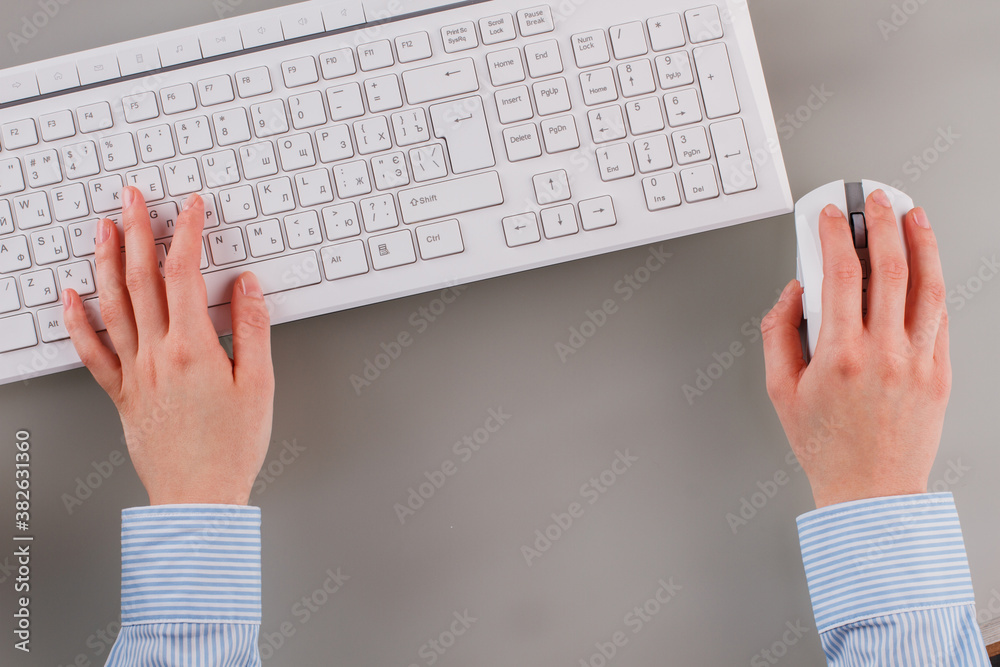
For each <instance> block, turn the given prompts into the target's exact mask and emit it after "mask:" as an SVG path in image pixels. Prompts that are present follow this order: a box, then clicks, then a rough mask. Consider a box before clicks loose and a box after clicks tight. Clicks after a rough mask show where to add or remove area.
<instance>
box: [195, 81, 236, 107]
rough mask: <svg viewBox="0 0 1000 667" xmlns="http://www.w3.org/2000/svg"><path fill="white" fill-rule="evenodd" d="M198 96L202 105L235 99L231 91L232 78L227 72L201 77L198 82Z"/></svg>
mask: <svg viewBox="0 0 1000 667" xmlns="http://www.w3.org/2000/svg"><path fill="white" fill-rule="evenodd" d="M198 97H199V98H200V99H201V105H202V106H204V107H211V106H215V105H216V104H225V103H226V102H232V101H233V100H235V99H236V95H235V93H233V80H232V79H230V78H229V75H228V74H220V75H219V76H213V77H212V78H210V79H202V80H201V81H199V82H198Z"/></svg>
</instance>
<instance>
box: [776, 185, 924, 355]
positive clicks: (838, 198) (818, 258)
mask: <svg viewBox="0 0 1000 667" xmlns="http://www.w3.org/2000/svg"><path fill="white" fill-rule="evenodd" d="M878 189H882V190H884V191H885V193H886V194H887V195H888V196H889V201H891V202H892V209H893V211H894V212H895V213H896V224H897V226H898V229H899V237H900V240H901V241H902V242H903V252H904V253H907V257H906V260H907V262H909V259H910V258H909V253H908V252H907V249H906V237H905V233H904V231H903V216H905V215H906V214H907V213H909V212H910V211H911V210H912V209H913V200H912V199H910V197H909V195H907V194H906V193H904V192H900V191H899V190H897V189H896V188H893V187H891V186H888V185H885V184H883V183H878V182H876V181H861V182H860V183H845V182H844V181H837V182H835V183H830V184H829V185H824V186H823V187H821V188H816V189H815V190H813V191H812V192H810V193H809V194H807V195H806V196H805V197H802V198H801V199H800V200H799V201H798V202H796V204H795V234H796V236H797V238H798V270H797V273H798V279H799V282H800V283H801V284H802V288H803V293H802V316H803V320H802V351H803V352H804V353H805V358H806V360H807V361H808V360H809V359H811V358H812V356H813V355H814V354H815V353H816V341H817V340H819V328H820V324H821V321H822V315H823V313H822V304H823V251H822V247H821V245H820V240H819V214H820V212H822V210H823V209H824V208H825V207H826V206H827V204H835V205H837V206H839V207H840V210H841V211H843V212H844V215H846V216H847V219H848V221H849V222H850V224H851V231H852V232H853V233H854V247H855V249H856V250H857V251H858V258H859V259H860V260H861V268H862V271H863V275H864V279H863V290H864V293H863V294H862V313H864V312H866V311H867V303H868V275H869V264H868V230H867V227H866V225H865V200H866V199H867V198H868V195H870V194H871V193H872V192H874V191H875V190H878Z"/></svg>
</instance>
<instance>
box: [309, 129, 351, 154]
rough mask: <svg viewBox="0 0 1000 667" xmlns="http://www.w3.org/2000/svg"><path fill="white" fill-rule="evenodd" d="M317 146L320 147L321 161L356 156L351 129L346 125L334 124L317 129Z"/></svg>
mask: <svg viewBox="0 0 1000 667" xmlns="http://www.w3.org/2000/svg"><path fill="white" fill-rule="evenodd" d="M316 147H317V148H318V149H319V160H320V162H334V161H336V160H345V159H347V158H349V157H354V144H352V143H351V130H350V128H348V127H347V126H346V125H334V126H333V127H328V128H323V129H322V130H316Z"/></svg>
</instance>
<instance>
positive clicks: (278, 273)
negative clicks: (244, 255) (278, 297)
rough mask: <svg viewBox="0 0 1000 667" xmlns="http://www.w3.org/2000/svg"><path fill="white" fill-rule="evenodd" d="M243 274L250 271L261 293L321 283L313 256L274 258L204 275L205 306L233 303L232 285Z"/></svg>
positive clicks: (308, 253)
mask: <svg viewBox="0 0 1000 667" xmlns="http://www.w3.org/2000/svg"><path fill="white" fill-rule="evenodd" d="M244 271H253V273H254V275H256V276H257V280H258V281H259V282H260V286H261V288H262V289H263V290H264V294H274V293H275V292H284V291H285V290H290V289H295V288H297V287H305V286H306V285H315V284H316V283H318V282H319V281H320V277H319V264H317V263H316V253H315V252H313V251H311V250H310V251H308V252H300V253H297V254H294V255H287V256H284V257H276V258H275V259H268V260H264V261H263V262H254V263H252V264H241V265H239V266H234V267H233V268H231V269H223V270H222V271H213V272H212V273H206V274H203V277H204V278H205V287H206V288H207V289H208V306H209V308H211V307H212V306H219V305H222V304H224V303H229V302H230V301H232V296H233V284H234V283H235V282H236V279H237V278H239V276H240V274H241V273H243V272H244Z"/></svg>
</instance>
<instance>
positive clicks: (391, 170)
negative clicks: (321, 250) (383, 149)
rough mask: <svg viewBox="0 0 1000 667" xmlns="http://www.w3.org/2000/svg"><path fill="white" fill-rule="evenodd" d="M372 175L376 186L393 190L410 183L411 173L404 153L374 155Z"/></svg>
mask: <svg viewBox="0 0 1000 667" xmlns="http://www.w3.org/2000/svg"><path fill="white" fill-rule="evenodd" d="M372 175H373V176H374V177H375V187H376V188H377V189H379V190H391V189H395V188H400V187H403V186H404V185H409V184H410V175H409V173H408V172H407V171H406V160H405V159H404V158H403V154H402V153H388V154H386V155H379V156H378V157H373V158H372ZM303 205H305V204H303Z"/></svg>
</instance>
